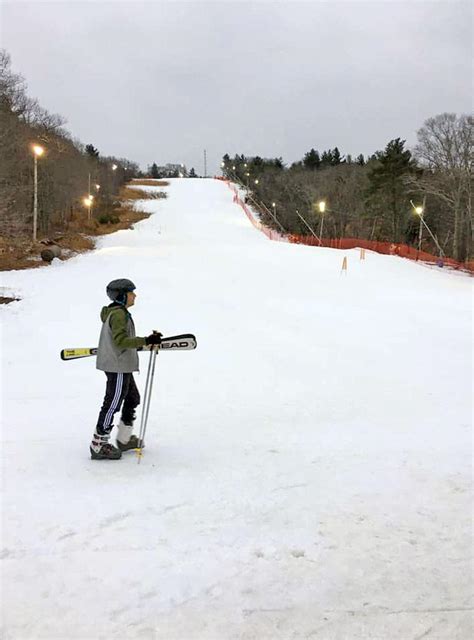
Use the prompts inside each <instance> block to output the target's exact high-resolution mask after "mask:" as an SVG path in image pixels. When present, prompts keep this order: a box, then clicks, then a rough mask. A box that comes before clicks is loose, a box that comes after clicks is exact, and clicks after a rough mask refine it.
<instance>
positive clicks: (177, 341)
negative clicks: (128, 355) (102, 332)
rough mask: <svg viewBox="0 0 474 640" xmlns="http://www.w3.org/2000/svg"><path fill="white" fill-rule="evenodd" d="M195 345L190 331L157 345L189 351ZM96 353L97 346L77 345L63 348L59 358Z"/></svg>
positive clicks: (86, 355)
mask: <svg viewBox="0 0 474 640" xmlns="http://www.w3.org/2000/svg"><path fill="white" fill-rule="evenodd" d="M196 347H197V342H196V337H195V336H194V335H193V334H192V333H182V334H181V335H179V336H169V337H167V338H162V339H161V344H160V345H158V349H159V350H160V351H190V350H191V349H195V348H196ZM151 350H152V347H151V345H150V346H147V347H140V349H138V351H151ZM96 355H97V347H90V348H89V347H79V348H77V349H63V350H62V351H61V360H77V359H78V358H87V357H89V356H96Z"/></svg>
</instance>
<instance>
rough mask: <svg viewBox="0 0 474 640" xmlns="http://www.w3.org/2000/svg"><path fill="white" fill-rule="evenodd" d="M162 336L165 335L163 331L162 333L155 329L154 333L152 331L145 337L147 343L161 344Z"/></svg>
mask: <svg viewBox="0 0 474 640" xmlns="http://www.w3.org/2000/svg"><path fill="white" fill-rule="evenodd" d="M162 337H163V334H162V333H160V332H159V331H154V332H153V333H150V335H149V336H147V337H146V338H145V344H146V345H150V344H153V345H155V344H161V338H162Z"/></svg>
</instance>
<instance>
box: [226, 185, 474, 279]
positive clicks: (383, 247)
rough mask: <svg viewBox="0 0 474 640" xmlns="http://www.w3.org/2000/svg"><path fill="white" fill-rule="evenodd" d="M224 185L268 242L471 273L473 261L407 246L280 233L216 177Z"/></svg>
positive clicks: (234, 189)
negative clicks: (365, 252) (363, 251)
mask: <svg viewBox="0 0 474 640" xmlns="http://www.w3.org/2000/svg"><path fill="white" fill-rule="evenodd" d="M217 180H222V181H224V182H226V183H227V186H228V187H229V188H230V190H231V191H232V192H233V194H234V202H235V203H236V204H238V205H240V206H241V207H242V209H243V210H244V212H245V214H246V216H247V217H248V219H249V220H250V222H251V223H252V224H253V225H254V227H256V228H257V229H259V230H260V231H262V232H263V233H264V234H265V235H266V236H267V237H268V238H270V240H278V241H280V242H292V243H295V244H306V245H312V246H316V247H328V248H331V249H356V248H360V249H367V250H369V251H375V252H376V253H382V254H385V255H391V256H400V257H401V258H408V259H409V260H420V261H422V262H429V263H432V264H436V265H438V266H440V267H443V266H448V267H451V268H453V269H462V270H465V271H468V272H470V273H471V274H473V273H474V261H473V260H471V261H468V262H457V261H456V260H454V259H453V258H446V257H443V258H440V257H439V256H435V255H433V254H431V253H427V252H426V251H418V249H415V248H414V247H410V246H409V245H407V244H398V243H393V242H379V241H378V240H364V239H363V238H322V239H321V240H320V239H319V238H315V237H314V236H303V235H298V234H294V233H293V234H286V235H284V234H281V233H279V232H278V231H275V230H274V229H270V228H269V227H267V226H266V225H264V224H263V223H262V222H260V221H259V220H257V219H256V218H255V216H254V215H253V213H252V211H251V210H250V208H249V207H248V206H247V205H246V204H245V202H243V201H242V200H241V198H240V196H239V193H238V191H237V189H236V188H235V186H234V185H233V184H232V183H231V182H229V181H228V180H226V179H225V178H220V177H219V178H217Z"/></svg>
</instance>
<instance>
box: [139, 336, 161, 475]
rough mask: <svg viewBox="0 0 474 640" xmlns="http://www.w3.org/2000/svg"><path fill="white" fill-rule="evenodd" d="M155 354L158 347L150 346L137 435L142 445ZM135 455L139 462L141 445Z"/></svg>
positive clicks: (149, 400) (148, 410) (151, 386)
mask: <svg viewBox="0 0 474 640" xmlns="http://www.w3.org/2000/svg"><path fill="white" fill-rule="evenodd" d="M157 355H158V347H152V349H151V350H150V360H149V362H148V371H147V376H146V383H145V393H144V397H143V410H142V419H141V423H140V434H139V436H138V437H139V441H140V442H141V444H142V445H143V443H144V441H145V433H146V427H147V424H148V414H149V412H150V403H151V391H152V388H153V380H154V377H155V366H156V356H157ZM137 456H138V463H139V464H140V461H141V459H142V456H143V446H141V447H139V448H138V449H137Z"/></svg>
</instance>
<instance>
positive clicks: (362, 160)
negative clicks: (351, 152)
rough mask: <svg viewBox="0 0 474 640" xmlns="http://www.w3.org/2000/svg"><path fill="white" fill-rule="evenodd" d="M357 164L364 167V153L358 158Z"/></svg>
mask: <svg viewBox="0 0 474 640" xmlns="http://www.w3.org/2000/svg"><path fill="white" fill-rule="evenodd" d="M356 163H357V164H359V165H360V166H361V167H363V166H364V164H365V160H364V155H363V154H362V153H361V154H359V155H358V156H357V158H356Z"/></svg>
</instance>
